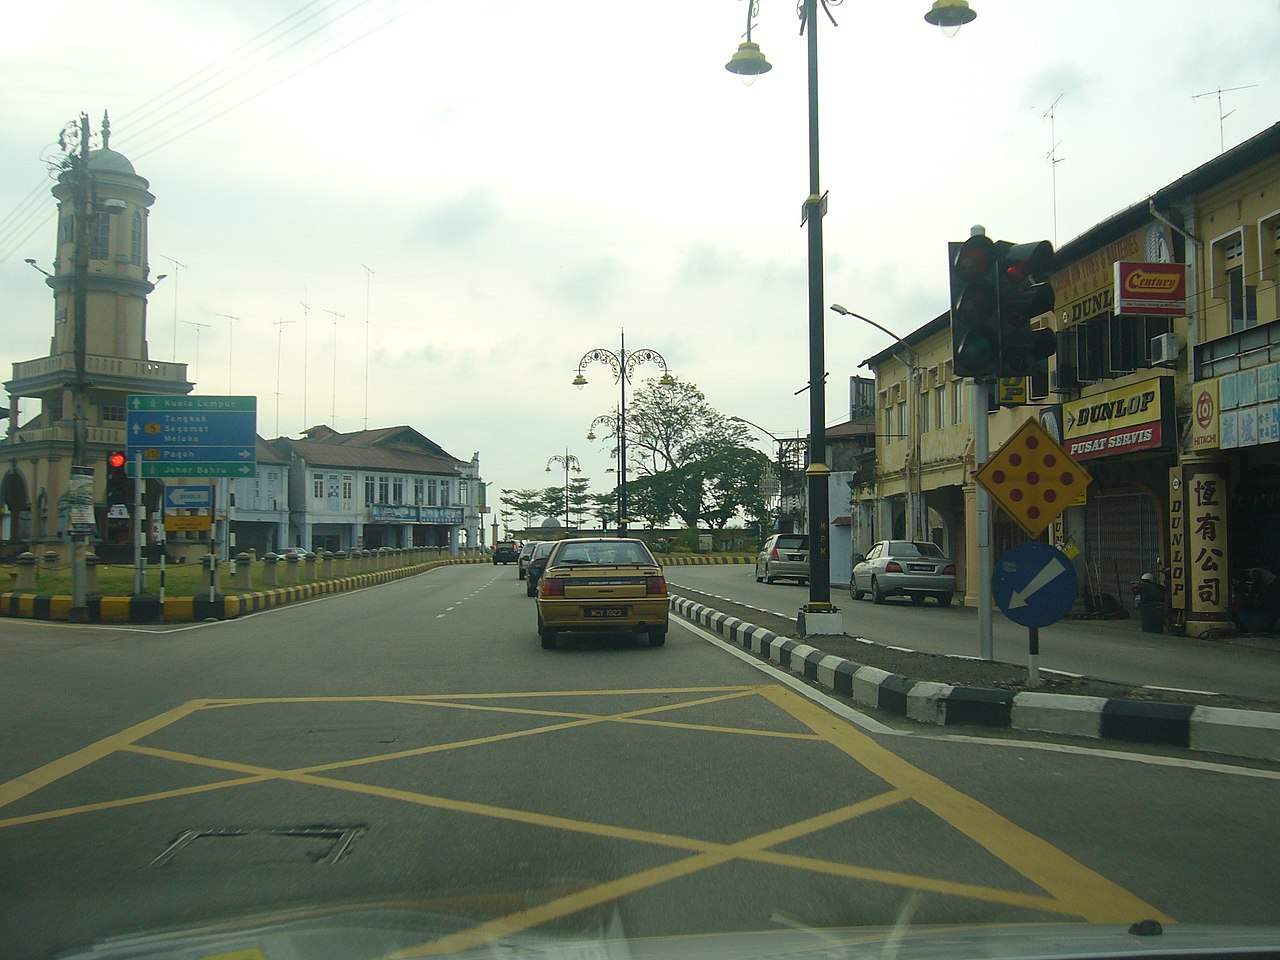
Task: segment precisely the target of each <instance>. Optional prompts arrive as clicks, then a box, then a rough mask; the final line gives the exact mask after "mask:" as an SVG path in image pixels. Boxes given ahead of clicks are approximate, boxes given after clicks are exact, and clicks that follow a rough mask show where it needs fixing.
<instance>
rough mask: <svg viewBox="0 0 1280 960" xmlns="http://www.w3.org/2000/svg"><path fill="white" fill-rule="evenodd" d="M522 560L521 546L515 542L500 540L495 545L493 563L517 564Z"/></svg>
mask: <svg viewBox="0 0 1280 960" xmlns="http://www.w3.org/2000/svg"><path fill="white" fill-rule="evenodd" d="M519 559H520V545H519V544H517V543H516V542H515V541H514V540H499V541H498V542H497V543H495V544H494V545H493V562H494V564H499V563H517V562H518V561H519Z"/></svg>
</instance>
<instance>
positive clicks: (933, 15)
mask: <svg viewBox="0 0 1280 960" xmlns="http://www.w3.org/2000/svg"><path fill="white" fill-rule="evenodd" d="M831 2H832V0H821V3H822V8H823V11H824V12H825V13H826V14H827V17H828V18H829V19H831V22H832V23H833V24H834V23H835V19H834V18H833V17H831V11H830V9H829V6H830V5H831ZM818 3H819V0H801V3H800V5H799V7H798V8H797V12H798V13H799V14H800V18H801V27H800V29H801V32H802V33H805V34H806V40H807V42H808V68H809V69H808V73H809V78H808V89H809V194H808V196H807V197H805V200H804V204H803V206H802V210H803V216H802V220H803V222H804V223H805V224H807V226H808V231H809V238H808V239H809V467H808V469H807V470H806V471H805V473H806V475H807V476H808V479H809V523H808V528H809V602H808V603H807V604H805V606H803V607H802V608H801V610H800V613H801V616H800V618H799V620H800V623H799V628H800V631H801V633H802V634H803V633H804V632H805V631H806V629H807V628H808V627H809V623H807V622H806V618H805V616H804V615H805V614H806V613H809V614H815V615H816V616H813V617H811V618H809V620H811V621H812V623H813V624H814V625H815V626H816V627H817V629H818V630H821V631H822V632H828V631H830V632H833V633H843V632H844V626H843V623H842V622H841V620H840V617H839V614H838V612H836V609H835V607H834V606H833V605H832V603H831V549H830V547H831V544H830V532H829V529H828V527H829V524H828V519H829V516H828V515H829V508H830V495H829V491H828V489H827V487H828V481H829V479H830V476H831V468H830V467H829V466H828V465H827V463H826V454H827V451H826V397H825V390H826V388H825V376H826V371H825V363H826V360H825V357H824V346H823V332H824V331H823V314H822V301H823V294H822V217H823V216H824V215H825V214H826V212H827V198H826V194H824V193H822V192H821V187H820V184H819V177H818ZM758 7H759V0H747V34H748V37H747V40H748V42H746V43H743V44H741V45H739V47H738V52H737V53H736V54H734V56H733V58H732V59H730V60H729V62H728V63H726V64H725V69H726V70H728V71H729V72H730V73H733V74H737V75H738V76H739V77H742V78H744V79H747V78H754V77H756V76H759V75H760V74H762V73H766V72H768V71H769V70H770V69H771V64H770V63H769V61H768V60H766V59H765V57H764V54H763V53H762V52H761V51H760V47H759V45H757V44H754V43H751V42H750V33H751V19H752V16H753V14H754V13H755V12H756V10H757V9H758ZM974 16H975V14H974V12H973V11H972V10H970V9H969V5H968V3H967V2H966V0H936V2H935V3H934V4H933V7H932V9H931V10H930V11H929V12H928V13H926V14H925V20H927V21H928V22H929V23H932V24H934V25H936V26H939V27H942V28H943V31H944V32H949V33H954V32H955V31H956V30H957V29H959V28H960V26H962V25H963V24H965V23H968V22H969V21H970V20H972V19H973V18H974Z"/></svg>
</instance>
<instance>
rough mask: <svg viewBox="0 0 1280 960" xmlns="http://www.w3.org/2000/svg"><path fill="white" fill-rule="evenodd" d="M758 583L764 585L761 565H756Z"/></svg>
mask: <svg viewBox="0 0 1280 960" xmlns="http://www.w3.org/2000/svg"><path fill="white" fill-rule="evenodd" d="M756 583H764V577H762V576H760V564H758V563H757V564H756Z"/></svg>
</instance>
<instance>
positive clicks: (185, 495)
mask: <svg viewBox="0 0 1280 960" xmlns="http://www.w3.org/2000/svg"><path fill="white" fill-rule="evenodd" d="M164 505H165V506H166V507H168V508H169V509H170V510H177V509H189V510H208V509H209V508H210V507H212V506H213V487H208V486H200V487H174V486H167V487H165V488H164Z"/></svg>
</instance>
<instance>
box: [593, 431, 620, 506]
mask: <svg viewBox="0 0 1280 960" xmlns="http://www.w3.org/2000/svg"><path fill="white" fill-rule="evenodd" d="M596 427H600V428H601V429H604V428H605V427H608V428H610V429H612V430H613V438H614V440H615V441H617V442H616V443H615V444H614V448H613V467H612V468H611V472H612V473H615V474H617V475H618V476H619V477H621V476H622V470H621V468H622V460H621V457H620V456H619V454H620V453H621V451H622V445H621V443H622V441H621V439H620V436H621V431H620V429H619V427H620V419H619V415H618V411H617V410H616V409H615V410H614V411H613V413H602V414H600V416H598V417H596V418H595V419H594V420H592V421H591V426H590V427H588V428H587V439H588V440H595V439H596ZM613 502H614V509H615V510H617V511H618V516H619V517H621V516H622V499H621V497H620V494H619V491H618V490H615V491H614V496H613Z"/></svg>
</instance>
